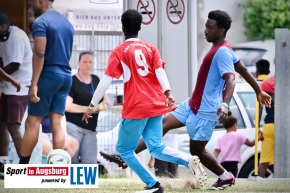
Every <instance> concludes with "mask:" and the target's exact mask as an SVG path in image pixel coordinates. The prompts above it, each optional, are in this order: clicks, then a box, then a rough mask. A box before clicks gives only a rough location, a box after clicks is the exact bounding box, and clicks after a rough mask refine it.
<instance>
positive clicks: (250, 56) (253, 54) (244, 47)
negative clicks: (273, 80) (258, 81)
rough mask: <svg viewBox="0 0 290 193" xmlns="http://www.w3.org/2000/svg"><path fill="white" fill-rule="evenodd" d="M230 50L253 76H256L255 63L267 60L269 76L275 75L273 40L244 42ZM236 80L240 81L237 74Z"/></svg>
mask: <svg viewBox="0 0 290 193" xmlns="http://www.w3.org/2000/svg"><path fill="white" fill-rule="evenodd" d="M232 48H233V50H234V52H235V53H236V54H237V55H238V56H239V57H240V59H241V61H242V62H243V63H244V64H245V66H246V67H247V68H248V70H249V71H250V72H251V73H252V74H253V75H254V76H256V64H255V63H256V62H257V61H258V60H260V59H266V60H268V61H269V62H270V75H274V74H275V40H264V41H251V42H244V43H239V44H236V45H234V46H232ZM236 78H237V79H238V80H241V79H242V77H241V76H240V75H239V74H237V76H236Z"/></svg>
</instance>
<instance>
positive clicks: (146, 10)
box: [137, 0, 156, 25]
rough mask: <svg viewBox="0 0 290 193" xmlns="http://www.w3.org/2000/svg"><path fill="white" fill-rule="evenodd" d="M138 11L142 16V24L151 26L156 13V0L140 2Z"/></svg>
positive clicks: (142, 0) (141, 0) (140, 0)
mask: <svg viewBox="0 0 290 193" xmlns="http://www.w3.org/2000/svg"><path fill="white" fill-rule="evenodd" d="M137 10H138V11H139V12H140V13H141V14H142V17H143V21H142V23H143V24H145V25H148V24H150V23H151V22H152V21H153V19H154V17H155V13H156V7H155V3H154V0H139V1H138V4H137Z"/></svg>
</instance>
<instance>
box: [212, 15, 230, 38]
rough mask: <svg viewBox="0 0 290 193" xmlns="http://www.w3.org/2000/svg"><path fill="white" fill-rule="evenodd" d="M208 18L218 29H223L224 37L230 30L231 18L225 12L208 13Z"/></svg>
mask: <svg viewBox="0 0 290 193" xmlns="http://www.w3.org/2000/svg"><path fill="white" fill-rule="evenodd" d="M208 18H209V19H212V20H215V21H216V24H217V26H218V27H219V28H224V29H225V36H226V34H227V31H228V30H229V29H230V28H231V23H232V18H231V17H230V16H229V14H228V13H227V12H225V11H221V10H214V11H211V12H209V13H208Z"/></svg>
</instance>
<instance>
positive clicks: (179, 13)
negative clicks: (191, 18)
mask: <svg viewBox="0 0 290 193" xmlns="http://www.w3.org/2000/svg"><path fill="white" fill-rule="evenodd" d="M184 12H185V6H184V2H183V0H168V1H167V5H166V13H167V17H168V19H169V21H170V22H171V23H173V24H178V23H180V22H181V21H182V19H183V17H184Z"/></svg>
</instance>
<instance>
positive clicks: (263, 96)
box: [257, 91, 272, 108]
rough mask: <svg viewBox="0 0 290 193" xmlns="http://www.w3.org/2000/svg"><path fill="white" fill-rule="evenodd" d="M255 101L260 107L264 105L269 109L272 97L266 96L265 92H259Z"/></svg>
mask: <svg viewBox="0 0 290 193" xmlns="http://www.w3.org/2000/svg"><path fill="white" fill-rule="evenodd" d="M257 100H258V101H259V103H260V105H261V106H262V104H264V105H265V106H266V107H268V108H270V107H271V100H272V97H271V96H270V95H268V94H267V93H266V92H264V91H261V92H260V93H258V94H257Z"/></svg>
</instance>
